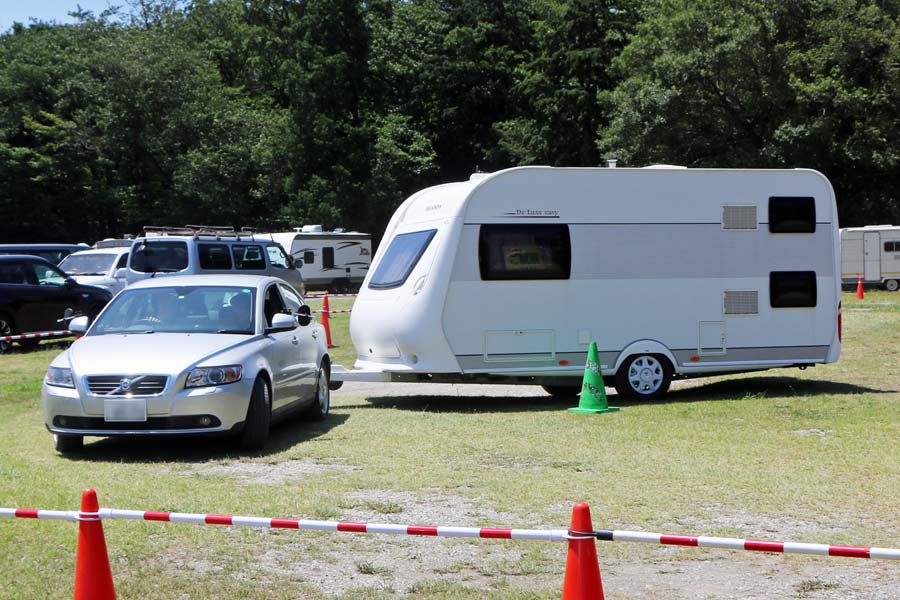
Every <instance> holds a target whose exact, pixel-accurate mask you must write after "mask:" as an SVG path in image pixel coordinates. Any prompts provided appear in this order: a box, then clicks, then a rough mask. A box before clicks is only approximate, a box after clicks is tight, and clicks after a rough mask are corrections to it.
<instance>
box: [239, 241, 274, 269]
mask: <svg viewBox="0 0 900 600" xmlns="http://www.w3.org/2000/svg"><path fill="white" fill-rule="evenodd" d="M231 254H232V256H233V257H234V268H235V269H238V270H242V271H264V270H265V269H266V259H265V257H263V253H262V246H258V245H256V244H234V245H233V246H231Z"/></svg>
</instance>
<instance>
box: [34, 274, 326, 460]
mask: <svg viewBox="0 0 900 600" xmlns="http://www.w3.org/2000/svg"><path fill="white" fill-rule="evenodd" d="M69 329H70V330H73V331H76V332H83V333H84V336H83V337H81V338H80V339H78V340H77V341H75V342H74V343H73V344H72V346H71V347H70V348H69V349H68V350H66V351H64V352H63V353H62V354H60V355H59V356H57V357H56V358H55V359H54V360H53V362H52V363H51V364H50V367H49V368H48V370H47V375H46V376H45V378H44V385H43V388H42V390H41V400H42V404H43V408H44V422H45V424H46V426H47V429H48V430H49V431H50V432H51V433H52V434H53V437H54V443H55V446H56V449H57V450H58V451H60V452H62V453H66V452H72V451H76V450H78V449H80V448H81V447H82V445H83V443H84V442H83V439H84V436H86V435H90V436H118V435H173V434H176V435H194V434H215V433H218V434H234V435H236V436H240V438H239V439H240V442H241V446H242V447H243V448H244V449H249V450H252V449H258V448H261V447H262V446H264V445H265V443H266V441H267V439H268V436H269V427H270V425H271V423H272V422H273V421H275V420H277V419H280V418H282V417H285V416H287V415H289V414H293V413H296V412H299V411H302V412H305V413H306V414H307V415H310V416H312V417H313V418H316V419H324V418H325V417H326V416H327V415H328V410H329V407H330V395H329V376H330V368H331V367H330V365H331V362H330V359H329V357H328V354H327V347H326V344H325V335H324V330H323V328H322V326H321V325H320V324H318V323H317V322H315V321H314V320H313V319H312V317H311V311H310V308H309V306H307V305H306V304H305V303H304V302H303V299H302V297H301V296H300V294H299V293H298V292H297V291H296V290H295V289H294V288H292V287H291V286H290V285H288V284H287V283H285V282H284V281H283V280H281V279H277V278H274V277H260V276H252V275H225V276H211V275H195V276H187V277H165V278H161V279H148V280H144V281H141V282H139V283H136V284H134V285H132V286H130V287H128V288H126V289H125V290H123V291H122V292H121V293H120V294H119V295H118V296H116V297H115V299H113V301H112V302H110V303H109V304H108V305H107V307H106V308H105V309H104V310H103V312H102V313H100V315H99V316H98V317H97V319H96V320H95V321H94V323H93V324H91V325H90V327H88V322H87V318H86V317H79V318H77V319H74V320H73V321H72V323H71V324H70V326H69Z"/></svg>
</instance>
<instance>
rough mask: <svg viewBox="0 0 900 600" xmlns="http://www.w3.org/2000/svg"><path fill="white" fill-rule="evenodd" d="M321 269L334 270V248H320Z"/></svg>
mask: <svg viewBox="0 0 900 600" xmlns="http://www.w3.org/2000/svg"><path fill="white" fill-rule="evenodd" d="M322 268H323V269H333V268H334V248H331V247H328V248H322Z"/></svg>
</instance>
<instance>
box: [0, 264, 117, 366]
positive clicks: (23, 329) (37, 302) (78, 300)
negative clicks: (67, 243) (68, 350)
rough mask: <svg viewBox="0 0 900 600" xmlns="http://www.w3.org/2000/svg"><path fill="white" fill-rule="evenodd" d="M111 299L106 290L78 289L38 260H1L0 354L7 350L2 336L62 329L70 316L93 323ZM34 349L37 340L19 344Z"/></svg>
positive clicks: (69, 279)
mask: <svg viewBox="0 0 900 600" xmlns="http://www.w3.org/2000/svg"><path fill="white" fill-rule="evenodd" d="M110 298H112V294H110V293H109V292H108V291H107V290H104V289H102V288H98V287H93V286H90V285H80V284H78V283H76V282H75V280H74V279H72V278H71V277H68V276H67V275H66V274H65V273H63V272H62V271H60V270H59V268H57V267H56V266H55V265H53V264H51V263H50V262H49V261H47V260H45V259H43V258H40V257H38V256H29V255H24V254H22V255H8V256H0V352H6V351H7V350H9V347H10V342H8V341H5V340H3V339H2V338H3V337H4V336H9V335H16V334H19V333H33V332H39V331H58V330H60V329H65V328H66V327H67V325H68V322H66V321H60V319H62V318H63V317H65V316H66V309H71V311H70V313H69V314H70V315H75V316H78V315H88V316H89V317H91V318H92V319H93V317H95V316H96V315H97V313H99V312H100V311H101V310H102V309H103V307H104V306H106V303H107V302H109V300H110ZM19 343H20V344H22V345H23V346H36V345H37V344H38V343H39V340H37V339H30V340H23V341H21V342H19Z"/></svg>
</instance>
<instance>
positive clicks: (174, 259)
mask: <svg viewBox="0 0 900 600" xmlns="http://www.w3.org/2000/svg"><path fill="white" fill-rule="evenodd" d="M187 266H188V249H187V244H186V243H185V242H183V241H178V240H159V241H156V240H154V241H145V242H143V243H140V244H137V245H136V246H135V248H134V249H133V250H132V257H131V269H132V270H133V271H138V272H140V273H174V272H176V271H183V270H184V269H186V268H187Z"/></svg>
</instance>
